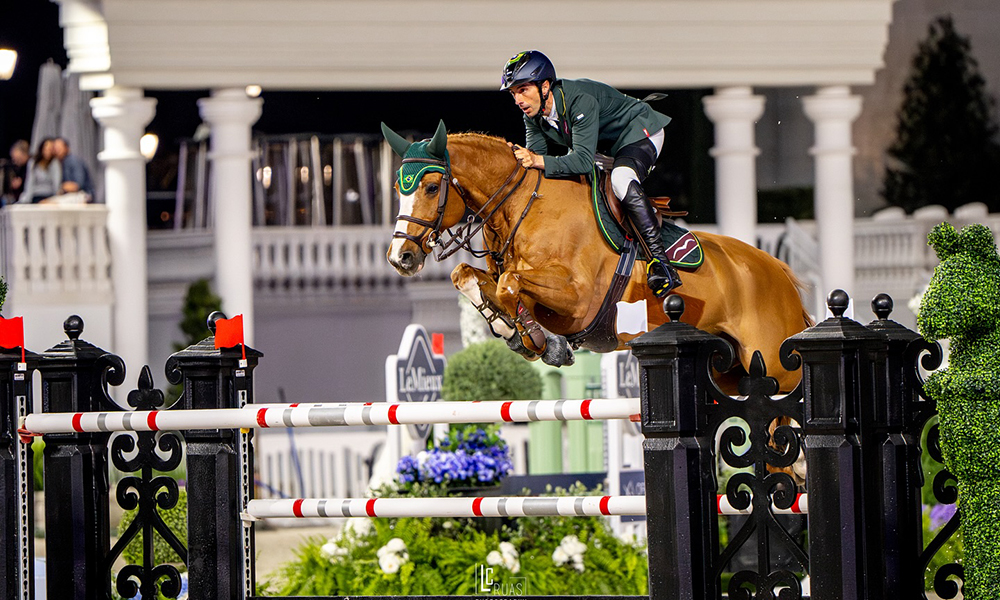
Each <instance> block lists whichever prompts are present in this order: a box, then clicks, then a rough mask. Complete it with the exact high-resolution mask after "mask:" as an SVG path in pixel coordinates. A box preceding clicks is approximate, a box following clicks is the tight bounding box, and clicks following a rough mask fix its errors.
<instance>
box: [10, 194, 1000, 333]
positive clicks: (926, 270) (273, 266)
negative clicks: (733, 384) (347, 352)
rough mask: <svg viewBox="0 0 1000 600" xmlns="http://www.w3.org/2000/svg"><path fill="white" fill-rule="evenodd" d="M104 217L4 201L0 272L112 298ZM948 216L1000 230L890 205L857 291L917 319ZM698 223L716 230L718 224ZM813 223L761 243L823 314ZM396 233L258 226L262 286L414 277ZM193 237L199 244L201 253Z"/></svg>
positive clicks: (977, 214) (859, 254)
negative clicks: (391, 252) (886, 297)
mask: <svg viewBox="0 0 1000 600" xmlns="http://www.w3.org/2000/svg"><path fill="white" fill-rule="evenodd" d="M106 220H107V208H106V207H105V206H103V205H84V206H38V205H34V206H32V205H25V206H21V205H13V206H9V207H6V208H4V209H3V210H0V248H2V251H3V259H2V261H0V273H2V275H3V276H4V278H5V279H6V280H7V282H8V284H9V285H10V286H11V290H12V291H16V293H17V294H18V297H19V298H30V299H31V301H35V300H41V301H45V300H47V299H53V300H54V299H58V300H59V301H63V302H65V301H69V302H75V301H77V299H83V298H86V300H87V301H88V302H93V301H95V300H100V299H102V298H106V299H107V300H108V301H110V294H111V289H112V281H111V277H110V264H111V258H110V252H109V248H108V241H107V233H106ZM944 220H948V221H950V222H952V223H954V224H955V225H956V226H961V225H964V224H967V223H971V222H979V223H983V224H985V225H987V226H988V227H990V228H991V229H992V230H993V231H994V234H1000V214H993V215H990V214H987V212H986V209H985V206H983V205H981V204H970V205H967V206H964V207H960V208H959V209H957V210H956V211H955V213H954V214H953V215H951V216H949V215H948V214H947V212H946V211H944V209H942V208H941V207H925V208H922V209H920V210H918V211H916V212H915V213H914V214H913V215H910V216H907V215H905V214H903V213H902V211H899V210H895V209H888V210H886V211H883V212H881V213H877V214H876V216H875V217H873V218H867V219H857V220H855V222H854V249H855V266H856V278H855V294H854V295H855V296H856V297H858V298H870V297H871V296H872V295H873V294H874V292H876V291H887V292H889V293H890V294H892V295H893V296H894V297H896V298H898V299H899V300H900V302H899V308H898V310H897V312H898V314H899V315H900V317H901V318H903V319H904V320H903V321H901V322H904V324H912V320H911V319H912V315H911V314H910V313H908V312H907V311H906V309H905V304H906V300H908V299H909V298H911V297H912V296H914V295H915V294H917V293H918V292H919V291H920V290H921V289H922V287H923V286H924V284H925V283H926V282H927V281H928V279H929V277H930V272H931V270H932V269H933V266H934V265H935V264H936V260H937V259H936V257H935V256H934V254H933V252H932V251H931V250H930V249H929V248H928V246H927V239H926V236H927V232H928V231H929V230H930V228H931V227H932V226H933V225H934V224H935V223H938V222H941V221H944ZM691 228H692V229H695V230H704V231H713V230H715V229H716V227H715V226H714V225H711V224H708V225H702V224H695V225H691ZM815 228H816V225H815V223H813V222H810V221H795V220H792V219H789V220H788V221H787V222H786V223H784V224H761V225H760V226H759V227H758V229H757V231H758V246H760V247H761V248H763V249H764V250H765V251H767V252H768V253H770V254H773V255H775V256H777V257H778V258H780V259H781V260H783V261H785V262H786V263H788V265H789V266H790V267H791V268H792V270H793V271H794V272H795V273H796V275H797V276H798V277H799V278H800V279H801V280H802V282H803V283H804V284H806V287H807V296H808V297H807V299H806V301H807V302H806V303H807V306H808V307H810V308H811V309H813V310H814V311H815V312H817V315H818V316H822V314H821V313H820V312H819V311H822V310H823V306H822V302H823V298H824V297H825V294H826V291H827V290H821V289H820V277H819V248H818V245H817V243H816V241H815ZM391 239H392V228H391V226H389V225H375V226H332V227H331V226H327V227H257V228H254V230H253V245H254V246H253V252H254V278H255V282H256V285H257V289H258V291H259V292H261V293H268V294H275V295H278V296H281V295H303V294H305V295H309V294H314V295H323V294H327V293H331V292H337V293H344V292H348V293H351V292H358V291H365V290H368V291H370V290H377V289H384V288H386V287H397V286H400V285H402V284H403V283H404V281H406V280H405V279H403V278H401V277H399V276H398V275H397V274H396V272H395V271H394V270H393V268H392V267H391V266H390V265H389V264H388V262H387V261H386V260H385V253H386V250H387V249H388V246H389V242H390V241H391ZM149 240H150V241H149V251H150V281H154V282H155V281H157V280H158V279H157V278H158V277H160V276H161V275H163V273H161V271H164V270H166V271H169V273H168V274H167V275H163V276H168V278H169V279H170V280H171V281H177V280H194V279H197V278H199V277H211V275H212V272H213V269H214V266H213V265H211V264H206V263H205V260H204V258H205V256H208V255H210V254H211V245H212V243H213V239H212V232H211V230H210V229H198V230H190V231H155V232H150V233H149ZM174 242H177V243H174ZM192 244H194V245H195V246H197V248H198V250H199V253H198V254H197V258H196V257H195V255H194V254H193V253H192V252H193V250H194V247H193V246H191V245H192ZM179 246H180V247H183V248H184V249H185V250H186V251H187V254H186V255H185V257H184V258H181V259H180V260H178V256H177V254H176V250H177V249H178V247H179ZM206 252H208V253H209V254H207V255H206ZM163 253H168V254H169V256H164V255H162V254H163ZM463 261H464V262H469V263H472V264H474V265H477V266H479V265H478V264H477V263H479V262H480V261H477V260H476V259H473V258H472V257H471V256H469V255H468V254H467V253H458V254H456V255H455V256H453V257H452V258H449V259H448V260H446V261H444V262H440V263H439V262H437V261H436V260H434V258H433V257H432V256H428V257H427V260H426V262H425V263H424V268H423V270H422V271H421V272H420V274H419V275H418V276H417V277H416V278H415V279H416V280H424V281H447V280H448V278H449V274H450V273H451V270H452V269H454V267H455V266H456V265H457V264H459V263H460V262H463ZM209 262H211V261H209ZM160 267H163V268H162V269H161V268H160ZM185 273H188V275H189V276H185ZM862 304H863V303H862ZM865 310H867V309H865ZM866 314H867V313H866Z"/></svg>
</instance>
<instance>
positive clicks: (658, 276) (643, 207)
mask: <svg viewBox="0 0 1000 600" xmlns="http://www.w3.org/2000/svg"><path fill="white" fill-rule="evenodd" d="M621 202H622V206H624V207H625V210H626V211H627V212H628V216H629V220H631V221H632V227H634V228H635V231H636V234H638V236H639V240H640V242H641V243H642V245H643V247H644V248H645V250H646V254H647V255H648V256H649V262H648V263H646V285H648V286H649V288H650V289H651V290H653V293H654V294H656V297H657V298H662V297H664V296H666V295H667V294H669V293H670V290H672V289H674V288H676V287H678V286H680V285H681V278H680V276H679V275H678V274H677V269H675V268H674V266H673V265H671V264H670V261H668V260H667V255H666V251H665V250H664V249H663V240H661V239H660V226H659V224H658V223H657V221H656V212H655V210H654V209H653V206H652V205H651V204H650V203H649V200H648V199H647V198H646V192H644V191H643V190H642V186H641V185H640V184H639V182H638V181H635V180H633V181H631V182H629V184H628V191H626V192H625V197H624V198H622V199H621Z"/></svg>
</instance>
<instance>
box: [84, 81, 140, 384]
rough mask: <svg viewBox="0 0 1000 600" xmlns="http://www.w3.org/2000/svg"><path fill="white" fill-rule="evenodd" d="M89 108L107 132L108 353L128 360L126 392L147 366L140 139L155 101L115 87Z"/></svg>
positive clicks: (104, 155) (102, 157)
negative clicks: (110, 321) (111, 293)
mask: <svg viewBox="0 0 1000 600" xmlns="http://www.w3.org/2000/svg"><path fill="white" fill-rule="evenodd" d="M90 108H91V111H92V112H93V114H94V118H95V119H97V121H98V122H99V123H100V124H101V126H102V127H103V129H104V150H103V151H102V152H101V153H99V154H98V155H97V158H98V159H100V161H101V162H103V163H104V202H105V204H107V206H108V243H109V246H110V248H111V281H112V284H113V285H114V302H115V306H114V317H113V327H112V331H113V333H112V339H113V340H114V346H113V348H110V350H111V351H112V352H114V353H115V354H118V355H119V356H121V357H122V358H123V359H124V360H125V368H126V373H127V374H128V380H127V381H126V383H125V384H124V385H123V386H122V389H124V390H130V389H133V388H134V387H135V382H136V381H138V376H139V372H140V371H141V370H142V367H143V365H145V364H147V363H148V361H149V293H148V283H147V280H146V160H145V159H144V158H143V156H142V154H140V153H139V138H141V137H142V135H143V133H144V132H145V130H146V125H147V124H149V122H150V121H151V120H152V119H153V114H154V113H155V111H156V100H153V99H152V98H144V97H143V95H142V90H140V89H135V88H118V87H115V88H111V89H109V90H107V91H106V92H104V95H103V96H101V97H99V98H94V99H92V100H91V101H90ZM129 382H131V383H129Z"/></svg>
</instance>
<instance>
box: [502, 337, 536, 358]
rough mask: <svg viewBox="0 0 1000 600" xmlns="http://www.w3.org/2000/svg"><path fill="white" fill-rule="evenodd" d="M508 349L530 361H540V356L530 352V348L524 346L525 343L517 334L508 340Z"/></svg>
mask: <svg viewBox="0 0 1000 600" xmlns="http://www.w3.org/2000/svg"><path fill="white" fill-rule="evenodd" d="M507 347H508V348H510V349H511V350H513V351H514V352H517V353H518V354H520V355H521V356H523V357H524V358H526V359H528V360H538V355H537V354H535V353H534V352H532V351H531V350H528V348H527V347H526V346H525V345H524V342H522V341H521V336H520V335H518V334H517V333H516V332H515V333H514V335H512V336H510V337H509V338H507Z"/></svg>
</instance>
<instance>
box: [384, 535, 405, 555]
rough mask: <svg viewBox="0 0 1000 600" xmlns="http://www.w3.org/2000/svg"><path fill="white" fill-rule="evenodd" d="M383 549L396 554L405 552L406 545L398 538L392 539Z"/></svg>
mask: <svg viewBox="0 0 1000 600" xmlns="http://www.w3.org/2000/svg"><path fill="white" fill-rule="evenodd" d="M385 547H386V548H388V549H389V552H395V553H397V554H399V553H401V552H406V543H405V542H404V541H403V540H401V539H399V538H392V539H391V540H389V541H388V542H386V543H385Z"/></svg>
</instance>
